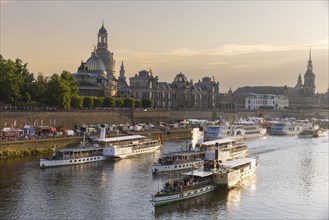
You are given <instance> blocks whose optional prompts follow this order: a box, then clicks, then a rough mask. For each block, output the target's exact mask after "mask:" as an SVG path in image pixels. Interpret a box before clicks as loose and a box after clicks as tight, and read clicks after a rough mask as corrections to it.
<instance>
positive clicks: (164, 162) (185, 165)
mask: <svg viewBox="0 0 329 220" xmlns="http://www.w3.org/2000/svg"><path fill="white" fill-rule="evenodd" d="M195 149H198V151H191V150H190V151H183V152H174V153H169V154H164V155H162V156H161V157H160V158H159V160H158V161H157V162H156V163H155V164H153V166H152V169H151V170H152V173H154V174H155V173H159V172H168V171H180V170H184V169H191V168H193V167H194V168H196V169H198V168H200V167H202V166H203V160H204V159H205V157H207V158H210V157H213V158H214V159H215V157H216V158H217V159H218V160H220V161H226V160H232V159H236V158H239V157H243V156H244V155H245V154H246V153H247V151H248V147H247V145H246V144H244V143H238V142H237V141H236V140H233V139H228V138H225V139H220V140H215V141H206V142H203V143H201V144H197V145H196V148H195ZM215 149H218V150H219V152H218V156H215Z"/></svg>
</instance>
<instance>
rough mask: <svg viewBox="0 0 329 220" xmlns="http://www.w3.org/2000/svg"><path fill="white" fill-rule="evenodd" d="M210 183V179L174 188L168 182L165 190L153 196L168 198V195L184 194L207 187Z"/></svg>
mask: <svg viewBox="0 0 329 220" xmlns="http://www.w3.org/2000/svg"><path fill="white" fill-rule="evenodd" d="M179 181H180V180H179ZM212 182H213V181H212V179H208V180H203V181H196V182H192V183H187V184H186V185H175V186H174V185H173V183H169V182H168V183H166V184H168V186H166V187H165V189H163V190H161V191H160V192H157V193H156V194H155V197H157V196H163V195H166V196H169V195H174V194H177V193H184V192H187V191H191V190H194V189H198V188H200V187H202V186H208V185H210V184H211V183H212Z"/></svg>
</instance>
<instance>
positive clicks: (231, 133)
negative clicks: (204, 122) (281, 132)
mask: <svg viewBox="0 0 329 220" xmlns="http://www.w3.org/2000/svg"><path fill="white" fill-rule="evenodd" d="M204 133H205V134H204V136H205V140H207V141H211V140H218V139H221V138H234V139H248V138H255V137H262V136H264V135H265V134H266V128H262V127H261V126H260V125H259V124H256V123H254V122H237V123H234V124H231V125H213V126H207V127H206V128H205V129H204Z"/></svg>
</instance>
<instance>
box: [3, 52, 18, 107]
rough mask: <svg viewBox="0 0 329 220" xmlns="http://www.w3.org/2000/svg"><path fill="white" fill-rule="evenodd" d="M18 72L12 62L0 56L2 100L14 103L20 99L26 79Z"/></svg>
mask: <svg viewBox="0 0 329 220" xmlns="http://www.w3.org/2000/svg"><path fill="white" fill-rule="evenodd" d="M18 72H19V71H18V69H17V67H16V66H15V63H14V62H13V61H12V60H10V59H9V60H5V59H4V58H3V57H2V55H0V100H2V101H6V102H9V103H14V102H15V101H17V100H19V99H20V97H21V93H20V88H21V87H22V86H23V84H24V79H23V76H22V74H19V73H18Z"/></svg>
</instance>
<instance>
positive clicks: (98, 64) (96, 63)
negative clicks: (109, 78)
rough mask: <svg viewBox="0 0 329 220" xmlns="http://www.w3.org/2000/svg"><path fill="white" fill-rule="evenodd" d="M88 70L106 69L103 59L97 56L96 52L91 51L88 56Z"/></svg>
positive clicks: (101, 70) (100, 70)
mask: <svg viewBox="0 0 329 220" xmlns="http://www.w3.org/2000/svg"><path fill="white" fill-rule="evenodd" d="M86 66H87V68H88V71H99V72H103V71H106V68H105V65H104V63H103V61H102V60H101V59H100V58H99V57H97V55H96V52H95V51H94V52H92V53H91V56H90V58H89V59H88V60H87V61H86Z"/></svg>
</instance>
